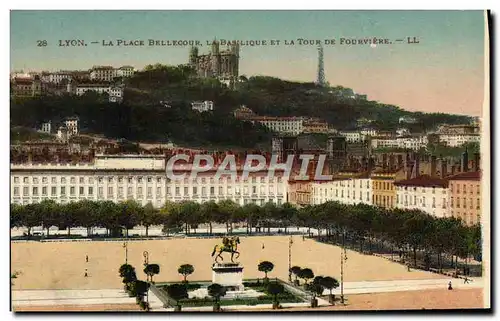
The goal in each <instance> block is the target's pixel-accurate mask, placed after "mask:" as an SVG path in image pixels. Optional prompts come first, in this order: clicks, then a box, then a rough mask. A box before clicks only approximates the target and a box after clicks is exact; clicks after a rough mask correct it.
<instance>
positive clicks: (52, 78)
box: [41, 71, 73, 84]
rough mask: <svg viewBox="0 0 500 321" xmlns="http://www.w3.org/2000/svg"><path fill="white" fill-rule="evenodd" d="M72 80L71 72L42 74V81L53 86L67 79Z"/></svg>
mask: <svg viewBox="0 0 500 321" xmlns="http://www.w3.org/2000/svg"><path fill="white" fill-rule="evenodd" d="M72 78H73V76H72V75H71V74H70V73H69V72H63V71H58V72H51V73H46V74H42V77H41V80H42V81H46V82H50V83H53V84H59V83H60V82H61V81H63V80H64V79H67V80H68V81H69V80H71V79H72Z"/></svg>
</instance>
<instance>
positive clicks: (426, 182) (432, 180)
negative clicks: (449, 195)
mask: <svg viewBox="0 0 500 321" xmlns="http://www.w3.org/2000/svg"><path fill="white" fill-rule="evenodd" d="M394 185H396V186H419V187H448V180H447V179H441V178H438V177H430V176H429V175H421V176H418V177H415V178H411V179H405V180H401V181H397V182H394Z"/></svg>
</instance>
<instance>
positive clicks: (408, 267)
mask: <svg viewBox="0 0 500 321" xmlns="http://www.w3.org/2000/svg"><path fill="white" fill-rule="evenodd" d="M407 267H408V272H411V271H410V264H408V265H407Z"/></svg>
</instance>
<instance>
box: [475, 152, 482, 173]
mask: <svg viewBox="0 0 500 321" xmlns="http://www.w3.org/2000/svg"><path fill="white" fill-rule="evenodd" d="M480 162H481V159H480V157H479V153H474V171H476V172H478V171H479V169H480V168H481V165H480Z"/></svg>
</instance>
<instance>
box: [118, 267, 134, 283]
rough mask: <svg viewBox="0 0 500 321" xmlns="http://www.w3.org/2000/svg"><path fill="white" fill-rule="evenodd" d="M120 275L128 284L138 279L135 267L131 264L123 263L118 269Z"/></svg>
mask: <svg viewBox="0 0 500 321" xmlns="http://www.w3.org/2000/svg"><path fill="white" fill-rule="evenodd" d="M118 273H119V274H120V277H122V278H123V283H124V284H127V283H130V282H133V281H135V280H137V276H136V274H135V268H134V267H133V266H132V265H130V264H122V265H121V266H120V269H119V270H118Z"/></svg>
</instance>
